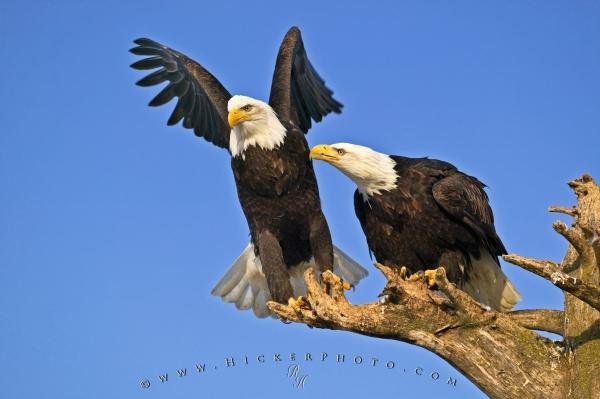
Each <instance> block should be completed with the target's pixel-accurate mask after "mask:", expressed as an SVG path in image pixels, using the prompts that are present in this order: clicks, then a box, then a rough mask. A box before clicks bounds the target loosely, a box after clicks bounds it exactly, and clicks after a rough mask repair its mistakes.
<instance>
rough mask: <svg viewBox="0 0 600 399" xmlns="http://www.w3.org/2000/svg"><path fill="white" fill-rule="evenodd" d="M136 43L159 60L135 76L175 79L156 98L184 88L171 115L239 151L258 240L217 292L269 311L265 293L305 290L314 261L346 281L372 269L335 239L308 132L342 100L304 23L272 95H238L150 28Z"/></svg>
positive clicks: (236, 171)
mask: <svg viewBox="0 0 600 399" xmlns="http://www.w3.org/2000/svg"><path fill="white" fill-rule="evenodd" d="M134 43H135V44H137V46H136V47H134V48H132V49H131V50H130V51H131V52H132V53H133V54H136V55H141V56H147V58H144V59H142V60H139V61H137V62H135V63H133V64H132V65H131V67H132V68H135V69H139V70H148V69H156V68H158V69H157V70H156V71H154V72H152V73H151V74H149V75H148V76H146V77H144V78H143V79H141V80H139V81H138V82H137V84H138V85H139V86H153V85H157V84H160V83H163V82H168V84H167V85H166V86H165V87H164V88H163V89H162V91H161V92H160V93H159V94H158V95H157V96H156V97H154V99H153V100H152V101H150V104H149V105H150V106H159V105H163V104H165V103H167V102H169V101H170V100H172V99H173V98H175V97H177V98H178V99H177V103H176V105H175V108H174V110H173V112H172V114H171V116H170V117H169V119H168V122H167V124H168V125H175V124H177V123H178V122H180V121H182V120H183V123H182V125H183V127H184V128H187V129H193V131H194V133H195V135H196V136H199V137H203V138H204V139H206V140H207V141H209V142H210V143H213V144H214V145H216V146H218V147H221V148H224V149H226V150H227V151H229V153H230V155H231V168H232V170H233V175H234V178H235V183H236V186H237V193H238V197H239V201H240V204H241V206H242V209H243V211H244V214H245V216H246V219H247V222H248V226H249V229H250V244H249V245H248V246H247V247H246V249H245V250H244V251H243V252H242V254H241V255H240V256H239V257H238V259H236V261H235V262H234V263H233V265H232V266H231V268H230V269H229V271H228V272H227V273H226V274H225V275H224V276H223V278H222V279H221V280H220V281H219V282H218V283H217V285H216V286H215V287H214V289H213V290H212V293H213V294H214V295H217V296H220V297H222V298H223V300H225V301H227V302H233V303H235V304H236V306H237V307H238V309H249V308H252V309H253V310H254V313H255V314H256V315H257V316H259V317H264V316H266V315H268V314H269V311H268V309H267V307H266V302H267V300H269V299H273V300H275V301H277V302H281V303H285V302H287V301H288V299H289V298H291V297H293V296H300V295H303V294H304V292H305V287H304V282H303V279H302V271H303V269H305V268H306V267H308V266H309V265H315V266H316V268H317V269H318V270H319V271H325V270H331V269H332V268H333V270H334V271H335V272H337V273H338V274H339V275H340V276H341V277H343V278H344V279H345V280H347V282H348V283H350V284H356V283H358V281H359V280H360V279H361V278H362V277H364V276H365V275H366V271H365V270H364V269H363V268H362V267H361V266H359V265H358V264H357V263H356V262H354V261H353V260H352V259H350V258H349V257H348V256H347V255H346V254H344V253H343V252H342V251H341V250H339V249H337V248H335V247H333V245H332V241H331V235H330V232H329V227H328V225H327V221H326V220H325V217H324V215H323V212H322V211H321V204H320V200H319V191H318V188H317V182H316V179H315V174H314V171H313V167H312V162H311V161H310V159H309V149H308V144H307V142H306V139H305V137H304V134H305V133H307V132H308V130H309V129H310V127H311V123H312V121H315V122H319V121H321V119H322V118H323V117H324V116H326V115H327V114H329V113H331V112H335V113H340V112H341V109H342V104H340V103H339V102H338V101H337V100H335V99H334V98H333V96H332V94H333V92H332V91H331V90H330V89H329V88H328V87H327V86H325V82H324V81H323V79H321V77H319V75H318V74H317V72H316V71H315V69H314V68H313V66H312V65H311V63H310V61H309V60H308V57H307V55H306V51H305V49H304V44H303V42H302V38H301V35H300V31H299V29H298V28H296V27H292V28H291V29H290V30H289V31H288V32H287V34H286V35H285V37H284V39H283V42H282V44H281V47H280V49H279V53H278V55H277V61H276V64H275V72H274V74H273V81H272V85H271V94H270V98H269V103H268V104H267V103H265V102H262V101H259V100H256V99H253V98H250V97H246V96H240V95H236V96H232V95H231V94H229V92H228V91H227V90H226V89H225V88H224V87H223V85H221V83H220V82H219V81H218V80H217V79H216V78H215V77H214V76H213V75H212V74H211V73H210V72H208V71H207V70H206V69H204V68H203V67H202V66H201V65H200V64H199V63H197V62H195V61H194V60H192V59H190V58H188V57H187V56H185V55H183V54H182V53H180V52H178V51H175V50H173V49H171V48H169V47H166V46H164V45H162V44H160V43H157V42H155V41H153V40H150V39H145V38H142V39H137V40H135V41H134Z"/></svg>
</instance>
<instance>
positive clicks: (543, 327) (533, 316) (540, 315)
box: [506, 309, 565, 335]
mask: <svg viewBox="0 0 600 399" xmlns="http://www.w3.org/2000/svg"><path fill="white" fill-rule="evenodd" d="M506 315H507V316H508V317H509V318H510V319H511V320H512V321H514V322H515V323H517V324H519V325H521V326H523V327H525V328H528V329H530V330H538V331H546V332H551V333H554V334H558V335H563V334H564V317H565V316H564V312H563V311H562V310H550V309H527V310H515V311H513V312H509V313H507V314H506Z"/></svg>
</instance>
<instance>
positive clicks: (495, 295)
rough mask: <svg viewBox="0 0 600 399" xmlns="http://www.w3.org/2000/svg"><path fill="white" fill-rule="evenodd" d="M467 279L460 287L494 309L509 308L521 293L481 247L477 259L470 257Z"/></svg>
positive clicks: (505, 309) (519, 298) (504, 310)
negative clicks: (470, 265) (469, 270)
mask: <svg viewBox="0 0 600 399" xmlns="http://www.w3.org/2000/svg"><path fill="white" fill-rule="evenodd" d="M471 264H472V268H471V272H470V273H469V280H468V281H466V282H465V283H463V286H462V287H460V288H461V289H462V290H463V291H465V292H466V293H467V294H469V295H471V296H472V297H473V298H475V299H476V300H477V301H479V302H481V303H483V304H484V305H487V306H489V307H491V308H492V309H495V310H500V311H503V312H506V311H509V310H511V309H512V308H513V307H514V306H515V305H516V304H517V302H519V301H520V300H521V295H520V294H519V292H518V291H517V290H516V289H515V287H514V286H513V285H512V283H511V282H510V281H509V280H508V278H507V277H506V275H505V274H504V272H503V271H502V269H501V268H500V266H498V264H497V263H496V261H495V260H494V258H493V257H492V256H491V255H490V254H489V252H488V251H486V250H484V249H482V250H481V257H480V258H479V259H475V258H471Z"/></svg>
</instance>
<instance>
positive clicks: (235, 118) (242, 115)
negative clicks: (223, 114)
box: [227, 108, 248, 129]
mask: <svg viewBox="0 0 600 399" xmlns="http://www.w3.org/2000/svg"><path fill="white" fill-rule="evenodd" d="M246 120H248V113H247V112H244V111H242V110H241V109H239V108H238V109H233V110H231V112H230V113H229V114H228V115H227V122H229V127H230V128H232V129H233V127H234V126H235V125H237V124H239V123H242V122H244V121H246Z"/></svg>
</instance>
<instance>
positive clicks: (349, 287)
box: [342, 280, 354, 291]
mask: <svg viewBox="0 0 600 399" xmlns="http://www.w3.org/2000/svg"><path fill="white" fill-rule="evenodd" d="M342 288H343V289H345V290H346V291H349V290H353V289H354V286H353V285H352V284H350V283H348V282H346V281H343V280H342Z"/></svg>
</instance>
